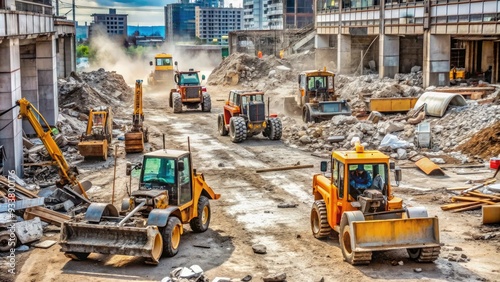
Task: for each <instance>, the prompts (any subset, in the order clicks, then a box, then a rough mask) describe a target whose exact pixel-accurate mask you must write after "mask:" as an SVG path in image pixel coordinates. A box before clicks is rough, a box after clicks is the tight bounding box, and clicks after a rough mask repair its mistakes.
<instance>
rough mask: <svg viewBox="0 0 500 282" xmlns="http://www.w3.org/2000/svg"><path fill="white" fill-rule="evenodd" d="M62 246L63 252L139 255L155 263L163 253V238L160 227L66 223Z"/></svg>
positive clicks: (63, 226)
mask: <svg viewBox="0 0 500 282" xmlns="http://www.w3.org/2000/svg"><path fill="white" fill-rule="evenodd" d="M59 245H61V251H62V252H67V253H100V254H110V255H127V256H139V257H144V258H146V259H147V261H148V263H153V264H157V263H158V262H159V259H160V257H161V255H162V252H163V239H162V237H161V234H160V232H159V230H158V227H156V226H146V227H120V226H116V225H99V224H88V223H78V222H64V223H63V225H62V226H61V239H60V242H59Z"/></svg>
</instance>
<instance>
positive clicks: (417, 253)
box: [406, 247, 441, 262]
mask: <svg viewBox="0 0 500 282" xmlns="http://www.w3.org/2000/svg"><path fill="white" fill-rule="evenodd" d="M440 249H441V247H429V248H414V249H406V251H407V252H408V255H409V256H410V259H412V260H414V261H418V262H433V261H435V260H436V259H438V257H439V253H440Z"/></svg>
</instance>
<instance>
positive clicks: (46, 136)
mask: <svg viewBox="0 0 500 282" xmlns="http://www.w3.org/2000/svg"><path fill="white" fill-rule="evenodd" d="M16 104H17V105H18V106H19V108H20V110H19V116H18V118H25V119H27V120H28V121H29V123H30V124H31V126H32V127H33V129H34V130H35V132H36V134H37V136H38V138H40V140H42V143H43V145H44V146H45V148H46V149H47V152H48V153H49V155H50V157H51V158H52V161H53V162H54V165H56V166H57V167H58V168H59V176H60V178H61V179H60V180H59V182H58V184H59V185H60V186H61V187H62V186H64V185H66V184H69V185H71V186H77V187H79V188H80V191H81V193H82V195H83V196H84V197H85V198H86V199H88V196H87V193H86V192H85V189H84V188H83V186H82V184H81V183H80V182H79V181H78V180H77V179H76V175H77V173H76V171H75V170H74V169H73V168H72V167H70V166H69V164H68V162H67V161H66V159H65V158H64V155H63V154H62V152H61V149H60V148H59V146H58V145H57V143H56V141H54V138H52V130H51V128H50V126H49V123H48V122H47V121H46V120H45V118H44V117H43V116H42V114H40V112H39V111H38V110H37V109H36V108H35V107H34V106H33V105H32V104H31V103H30V102H29V101H28V100H26V99H25V98H21V99H20V100H18V101H17V102H16ZM37 116H38V117H39V118H40V120H41V121H42V122H43V123H44V124H45V127H46V128H47V131H45V130H44V127H43V126H42V124H40V121H39V120H38V118H37Z"/></svg>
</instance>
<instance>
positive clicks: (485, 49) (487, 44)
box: [481, 41, 495, 81]
mask: <svg viewBox="0 0 500 282" xmlns="http://www.w3.org/2000/svg"><path fill="white" fill-rule="evenodd" d="M482 43H483V46H482V50H481V51H482V54H483V56H482V58H481V71H482V72H483V73H484V72H485V71H486V70H487V69H488V67H489V66H492V67H493V66H494V65H495V52H494V48H493V46H494V43H493V41H483V42H482ZM494 72H495V68H493V72H492V74H491V79H492V81H493V78H494V77H495V74H494Z"/></svg>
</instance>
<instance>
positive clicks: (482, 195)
mask: <svg viewBox="0 0 500 282" xmlns="http://www.w3.org/2000/svg"><path fill="white" fill-rule="evenodd" d="M467 194H470V195H473V196H477V197H483V198H488V199H491V200H493V201H500V196H495V195H488V194H483V193H480V192H476V191H472V192H469V193H467Z"/></svg>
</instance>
